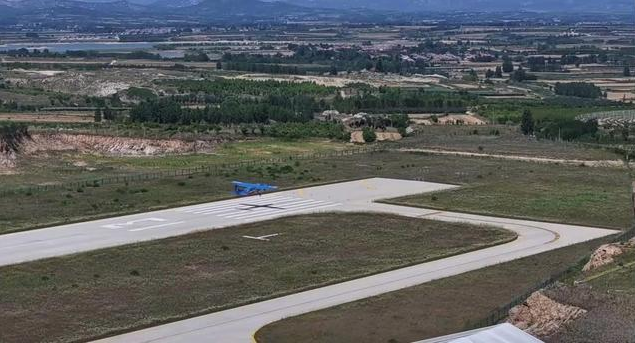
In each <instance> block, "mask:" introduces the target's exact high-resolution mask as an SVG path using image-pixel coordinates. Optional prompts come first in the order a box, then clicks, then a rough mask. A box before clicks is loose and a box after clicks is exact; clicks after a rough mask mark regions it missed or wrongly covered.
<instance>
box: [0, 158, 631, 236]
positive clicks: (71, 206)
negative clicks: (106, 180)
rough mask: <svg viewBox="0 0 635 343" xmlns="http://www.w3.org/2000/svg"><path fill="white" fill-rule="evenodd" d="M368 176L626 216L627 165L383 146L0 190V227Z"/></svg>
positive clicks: (538, 215)
mask: <svg viewBox="0 0 635 343" xmlns="http://www.w3.org/2000/svg"><path fill="white" fill-rule="evenodd" d="M375 176H378V177H389V178H398V179H424V180H426V181H432V182H441V183H451V184H458V185H462V186H463V188H461V189H459V190H456V191H450V192H443V193H437V194H434V195H430V194H428V195H421V196H415V197H409V198H406V199H399V200H398V201H399V202H400V203H406V204H408V205H415V206H429V207H435V208H444V209H445V208H447V209H452V210H461V211H467V212H478V213H487V214H492V215H499V216H501V215H502V216H512V217H526V218H532V219H539V220H550V221H556V222H567V223H576V224H584V225H596V226H606V227H617V228H625V227H628V226H629V225H630V224H631V222H632V216H631V209H630V208H631V205H630V202H631V200H630V183H631V181H630V176H629V174H628V171H627V170H620V169H608V168H589V167H578V166H557V165H546V164H537V163H530V162H519V161H501V160H494V159H486V158H464V157H450V156H431V155H425V154H416V153H398V152H383V153H373V154H362V155H354V156H345V157H337V158H324V159H316V160H311V161H298V162H297V163H296V162H295V161H290V162H289V163H286V164H278V165H277V166H273V167H270V168H267V167H265V166H263V167H257V168H240V169H237V170H227V171H226V173H225V174H224V175H222V176H209V177H207V176H205V175H202V174H201V175H196V176H194V177H193V178H191V179H187V178H185V179H184V178H167V179H162V180H154V181H147V182H138V183H134V184H129V185H124V184H121V185H105V186H102V187H85V188H82V189H66V190H55V191H48V192H38V193H34V194H32V195H28V194H14V195H7V196H4V197H0V209H2V210H3V215H2V216H0V232H3V233H6V232H10V231H16V230H22V229H28V228H31V227H34V226H43V225H52V224H54V223H65V222H69V221H77V220H82V219H88V218H94V217H99V216H105V215H117V214H124V213H131V212H138V211H143V210H148V209H158V208H164V207H167V206H177V205H183V204H189V203H196V202H204V201H211V200H215V199H219V198H221V197H226V196H229V193H230V190H231V185H230V182H231V181H232V180H235V179H238V180H245V181H258V182H269V183H273V184H277V185H279V186H281V187H283V188H284V187H292V186H300V185H309V184H315V183H321V182H327V181H336V180H345V179H350V178H362V177H375ZM166 194H169V195H170V196H169V197H166ZM33 213H37V214H38V215H37V216H33Z"/></svg>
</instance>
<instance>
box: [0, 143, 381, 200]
mask: <svg viewBox="0 0 635 343" xmlns="http://www.w3.org/2000/svg"><path fill="white" fill-rule="evenodd" d="M382 151H386V147H382V146H372V147H358V148H355V149H346V150H336V151H328V152H318V153H310V154H296V155H287V156H284V157H276V158H270V159H264V160H246V161H238V162H233V163H216V164H209V165H202V166H197V167H193V168H185V169H174V170H164V171H157V172H150V173H139V174H128V175H117V176H111V177H103V178H92V179H84V180H77V181H71V182H63V183H58V184H48V185H32V186H25V187H19V188H13V189H6V190H0V196H7V195H13V194H34V193H37V192H47V191H52V190H65V189H78V188H82V187H99V186H103V185H113V184H127V183H137V182H145V181H150V180H159V179H164V178H178V177H189V176H192V175H197V174H206V175H210V176H220V175H223V174H225V173H226V172H227V171H228V170H231V169H240V168H246V167H257V166H266V165H275V164H279V163H287V162H291V161H296V160H316V159H324V158H334V157H343V156H352V155H359V154H369V153H376V152H382Z"/></svg>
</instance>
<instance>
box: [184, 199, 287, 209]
mask: <svg viewBox="0 0 635 343" xmlns="http://www.w3.org/2000/svg"><path fill="white" fill-rule="evenodd" d="M281 199H287V197H283V196H275V197H267V198H264V197H263V198H253V199H252V198H241V199H236V200H231V201H229V200H228V201H221V202H218V203H213V204H204V205H198V206H195V207H187V208H183V209H179V210H178V211H179V212H185V213H195V212H199V211H204V210H208V209H214V208H223V207H230V206H237V205H240V204H241V203H255V202H272V201H279V200H281Z"/></svg>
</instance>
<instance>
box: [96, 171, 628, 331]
mask: <svg viewBox="0 0 635 343" xmlns="http://www.w3.org/2000/svg"><path fill="white" fill-rule="evenodd" d="M397 185H398V186H397ZM343 186H344V187H343V188H344V189H346V190H341V189H339V188H338V187H333V186H328V187H330V189H331V190H334V191H336V192H340V191H341V192H344V193H348V191H352V190H355V189H358V188H365V189H366V190H368V191H373V193H376V194H377V195H379V197H381V198H385V197H390V196H395V195H396V194H395V193H399V192H400V191H401V190H404V191H405V192H406V193H420V192H421V191H422V188H428V191H430V190H434V189H435V188H436V189H444V188H447V187H446V186H443V185H438V188H437V187H435V186H432V185H429V186H426V185H425V183H416V182H406V181H397V180H385V179H372V180H367V181H363V182H353V183H347V184H344V185H343ZM403 186H405V188H403ZM351 187H352V188H351ZM384 187H385V188H386V189H391V188H392V187H395V188H394V189H393V193H392V194H390V195H387V196H386V195H381V193H382V192H380V191H379V190H380V189H383V188H384ZM338 189H339V190H338ZM364 192H365V191H364ZM337 201H340V202H341V203H342V204H343V205H340V206H337V207H335V209H337V210H340V211H359V210H366V211H378V212H387V213H395V214H400V215H404V216H411V217H421V218H428V219H433V220H440V221H447V222H467V223H472V224H480V225H495V226H499V227H503V228H506V229H509V230H512V231H514V232H516V233H518V239H517V240H515V241H513V242H510V243H507V244H503V245H499V246H495V247H491V248H487V249H483V250H479V251H474V252H470V253H466V254H463V255H459V256H453V257H449V258H445V259H441V260H437V261H433V262H428V263H423V264H420V265H416V266H411V267H407V268H402V269H398V270H394V271H390V272H386V273H382V274H377V275H373V276H369V277H364V278H361V279H356V280H353V281H348V282H344V283H340V284H335V285H331V286H327V287H322V288H318V289H314V290H310V291H305V292H301V293H296V294H293V295H289V296H284V297H280V298H276V299H272V300H268V301H263V302H259V303H255V304H251V305H246V306H242V307H237V308H234V309H230V310H226V311H221V312H216V313H212V314H209V315H204V316H200V317H196V318H192V319H187V320H182V321H178V322H174V323H170V324H166V325H161V326H157V327H153V328H149V329H145V330H140V331H136V332H132V333H129V334H124V335H120V336H116V337H111V338H107V339H104V340H101V341H99V342H100V343H123V342H161V343H167V342H170V343H176V342H193V343H197V342H210V343H212V342H213V343H242V342H244V343H247V342H252V335H253V334H254V333H255V332H256V331H257V330H258V329H260V328H261V327H263V326H265V325H267V324H270V323H272V322H275V321H278V320H281V319H284V318H287V317H290V316H295V315H300V314H303V313H308V312H312V311H316V310H320V309H324V308H328V307H332V306H336V305H340V304H343V303H347V302H351V301H355V300H360V299H364V298H368V297H372V296H376V295H379V294H383V293H387V292H391V291H395V290H399V289H402V288H407V287H412V286H416V285H419V284H422V283H425V282H429V281H432V280H435V279H440V278H444V277H448V276H452V275H457V274H461V273H464V272H468V271H472V270H476V269H480V268H484V267H487V266H490V265H494V264H498V263H502V262H507V261H511V260H514V259H518V258H522V257H526V256H530V255H534V254H538V253H541V252H545V251H548V250H553V249H556V248H560V247H563V246H567V245H571V244H575V243H580V242H583V241H587V240H591V239H595V238H599V237H603V236H606V235H611V234H614V233H616V232H615V231H612V230H605V229H598V228H589V227H580V226H574V225H562V224H553V223H544V222H534V221H527V220H514V219H503V218H494V217H487V216H479V215H470V214H462V213H452V212H445V211H434V210H426V209H417V208H410V207H402V206H394V205H385V204H374V203H370V201H368V200H366V201H362V202H361V203H360V202H355V203H348V202H346V201H345V200H337Z"/></svg>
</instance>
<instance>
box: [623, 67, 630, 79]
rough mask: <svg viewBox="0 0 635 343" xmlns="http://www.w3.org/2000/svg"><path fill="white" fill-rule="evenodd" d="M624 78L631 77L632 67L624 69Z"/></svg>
mask: <svg viewBox="0 0 635 343" xmlns="http://www.w3.org/2000/svg"><path fill="white" fill-rule="evenodd" d="M624 76H626V77H630V76H631V68H630V67H628V66H627V67H624Z"/></svg>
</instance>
